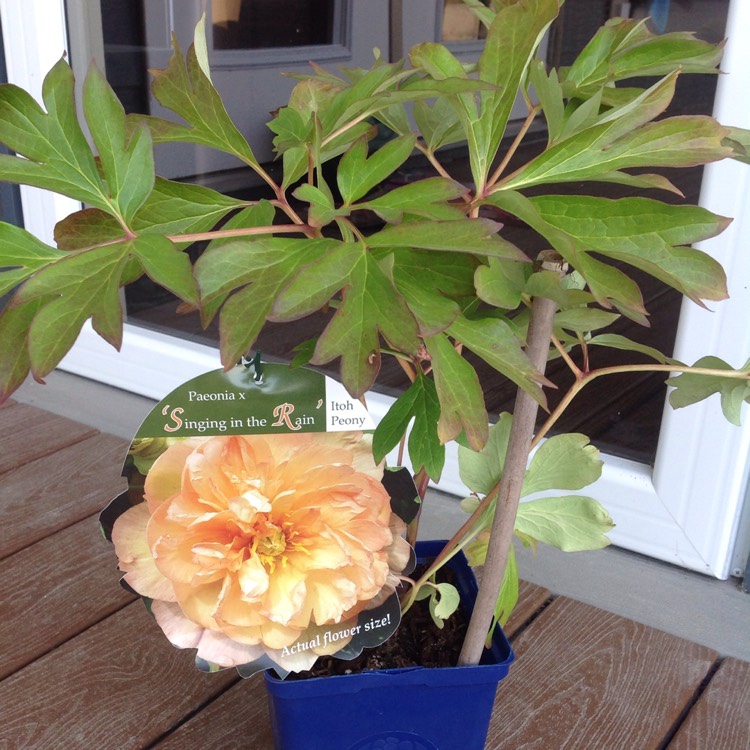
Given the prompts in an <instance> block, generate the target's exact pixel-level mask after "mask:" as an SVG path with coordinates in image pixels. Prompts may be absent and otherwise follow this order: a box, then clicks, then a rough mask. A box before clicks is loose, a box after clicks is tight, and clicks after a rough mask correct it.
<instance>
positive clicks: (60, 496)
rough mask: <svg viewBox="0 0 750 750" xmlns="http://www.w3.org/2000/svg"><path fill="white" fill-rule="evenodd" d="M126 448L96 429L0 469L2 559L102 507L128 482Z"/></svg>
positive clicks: (0, 556)
mask: <svg viewBox="0 0 750 750" xmlns="http://www.w3.org/2000/svg"><path fill="white" fill-rule="evenodd" d="M14 408H15V407H14ZM126 452H127V443H126V442H125V441H124V440H120V439H118V438H114V437H111V436H109V435H97V436H95V437H91V438H88V439H86V440H84V441H82V442H80V443H76V444H75V445H71V446H68V447H67V448H63V449H62V450H59V451H57V452H56V453H54V454H52V455H50V456H46V457H44V458H40V459H37V460H36V461H32V462H31V463H27V464H24V465H23V466H21V467H19V468H17V469H14V470H13V471H9V472H6V473H5V474H3V475H1V476H0V497H1V498H2V502H3V523H2V524H1V525H0V559H2V558H4V557H7V556H8V555H11V554H13V553H14V552H18V551H19V550H20V549H23V548H24V547H27V546H28V545H30V544H34V543H35V542H38V541H39V540H40V539H43V538H44V537H45V536H48V535H49V534H52V533H54V532H56V531H59V530H60V529H64V528H66V527H67V526H71V525H72V524H74V523H77V522H78V521H82V520H83V519H84V518H86V517H87V516H90V515H93V514H94V513H97V512H98V511H100V510H101V509H102V508H103V507H104V506H105V505H107V503H108V502H109V501H110V500H111V499H112V498H113V497H115V496H116V495H117V494H119V493H120V492H121V491H122V490H123V489H125V487H126V484H125V480H124V479H123V478H122V477H121V476H120V470H121V467H122V462H123V461H124V459H125V454H126Z"/></svg>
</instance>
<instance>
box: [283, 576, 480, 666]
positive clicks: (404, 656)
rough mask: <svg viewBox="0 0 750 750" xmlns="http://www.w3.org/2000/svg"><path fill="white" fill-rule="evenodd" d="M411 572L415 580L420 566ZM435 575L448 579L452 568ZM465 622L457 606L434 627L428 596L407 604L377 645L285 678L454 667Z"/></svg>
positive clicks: (325, 659)
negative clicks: (395, 626) (395, 625)
mask: <svg viewBox="0 0 750 750" xmlns="http://www.w3.org/2000/svg"><path fill="white" fill-rule="evenodd" d="M420 567H421V566H420ZM412 575H413V576H414V578H415V580H416V579H417V578H418V577H419V576H420V575H421V573H420V568H417V570H416V571H414V573H413V574H412ZM438 578H439V580H445V581H449V582H450V581H451V579H452V578H453V576H452V571H451V570H450V569H449V568H442V570H441V571H440V574H439V575H438ZM467 624H468V618H467V616H466V613H465V611H464V609H463V607H462V606H459V608H458V610H457V611H456V612H454V613H453V615H451V616H450V617H449V618H448V620H447V621H446V622H445V624H444V625H443V627H442V628H438V626H437V625H435V622H434V621H433V619H432V617H431V616H430V609H429V599H422V600H421V601H418V602H415V603H414V604H413V605H412V606H411V608H410V609H409V611H408V612H407V613H406V614H405V615H404V616H403V618H402V619H401V624H400V625H399V627H398V629H397V630H396V632H395V633H394V634H393V635H392V636H391V637H390V638H389V639H388V640H387V641H386V642H385V643H383V644H381V645H380V646H377V647H376V648H366V649H364V650H363V651H362V653H361V654H360V655H359V656H357V657H355V658H354V659H351V660H343V659H335V658H334V657H332V656H322V657H321V658H320V659H318V661H317V662H315V665H314V666H313V668H312V669H310V670H307V671H304V672H298V673H296V674H295V673H292V674H290V675H289V676H288V677H287V678H286V679H287V680H304V679H307V678H309V677H329V676H331V675H343V674H352V673H357V672H366V671H367V670H370V669H397V668H400V667H455V666H456V664H457V663H458V655H459V653H460V651H461V646H462V644H463V640H464V635H465V634H466V627H467Z"/></svg>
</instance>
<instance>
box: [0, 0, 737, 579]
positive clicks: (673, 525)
mask: <svg viewBox="0 0 750 750" xmlns="http://www.w3.org/2000/svg"><path fill="white" fill-rule="evenodd" d="M42 6H43V7H42ZM56 8H57V10H58V12H59V13H60V18H59V19H57V18H56V17H55V9H56ZM0 13H2V22H3V28H4V30H5V34H6V54H7V56H8V59H9V67H8V70H9V76H10V80H13V81H14V82H16V83H18V84H19V85H22V86H24V87H30V88H31V89H32V90H38V88H39V86H40V85H41V74H43V73H44V72H45V71H46V70H47V69H48V68H49V67H50V66H51V64H52V63H54V62H55V61H56V60H57V59H58V57H59V51H60V46H61V43H62V42H61V39H64V20H63V19H64V16H63V14H62V2H61V0H60V1H59V2H56V3H55V5H54V7H52V8H51V7H50V2H49V0H0ZM728 28H729V30H730V33H729V35H728V36H729V37H730V42H729V45H728V47H727V52H726V57H725V62H724V64H723V67H724V69H725V70H726V71H727V72H730V73H732V75H728V76H722V78H721V80H720V85H719V94H718V98H717V114H718V115H719V117H720V119H722V121H724V122H726V123H728V124H733V125H737V126H744V127H750V111H749V109H748V108H749V107H750V101H749V100H748V99H747V97H746V92H747V88H748V77H749V75H750V74H749V73H748V71H750V45H748V44H747V43H746V40H743V39H742V38H741V36H742V31H743V30H744V29H748V28H750V3H748V2H747V1H746V0H732V3H731V6H730V20H729V26H728ZM735 30H736V31H737V32H738V33H737V35H736V36H734V35H733V33H732V32H734V31H735ZM749 172H750V169H749V168H748V167H746V166H743V165H738V164H734V163H729V162H727V163H720V164H717V165H711V166H710V167H708V168H707V170H706V180H705V184H704V192H703V196H702V202H703V204H704V205H706V206H708V207H709V208H711V207H713V208H714V210H717V211H718V212H719V213H725V214H729V215H734V216H735V217H737V218H736V219H735V222H734V224H733V225H732V227H730V229H729V230H728V231H727V232H726V233H724V234H723V235H722V236H721V237H719V238H717V239H716V240H713V241H711V242H710V243H705V245H704V247H703V249H704V250H706V251H707V252H711V253H712V254H714V255H716V257H718V258H719V259H720V260H722V262H723V263H724V265H725V267H727V270H728V272H729V275H730V279H731V288H730V293H731V294H732V300H730V301H729V302H728V303H723V304H720V305H718V306H717V311H716V312H715V313H711V314H708V313H705V312H704V311H701V310H700V309H698V308H696V307H695V306H691V307H689V308H686V309H685V310H684V312H683V317H682V319H681V323H680V330H679V335H678V342H677V350H676V353H675V355H676V356H677V357H678V358H680V359H684V360H687V361H693V360H695V359H696V358H697V357H698V356H700V355H702V354H703V353H705V350H706V349H710V350H711V353H714V354H716V355H718V356H721V357H723V358H725V359H726V360H728V361H730V362H731V363H732V364H735V365H740V364H743V363H744V361H745V360H746V359H747V358H748V357H750V331H748V328H747V324H746V321H747V311H748V309H750V304H749V302H750V299H749V298H748V294H750V292H749V291H748V290H749V289H750V258H749V257H748V256H747V253H746V252H744V250H743V247H744V248H747V246H748V244H750V242H748V239H749V238H750V177H748V173H749ZM34 192H38V191H34ZM34 200H38V201H39V204H38V205H37V204H33V203H32V202H31V199H30V198H28V197H24V201H25V202H24V211H25V215H26V223H27V227H29V228H30V229H31V231H33V232H34V233H35V234H38V235H39V236H40V237H46V236H48V234H49V233H50V231H51V230H50V228H51V227H52V226H53V225H54V223H55V221H56V220H57V219H59V218H62V216H64V215H66V214H67V213H68V212H69V211H70V210H75V208H76V207H77V204H75V202H71V203H72V205H73V207H72V208H69V207H65V205H64V203H65V202H64V201H60V200H57V199H52V198H47V197H45V196H42V197H37V198H35V199H34ZM743 256H744V257H743ZM125 328H126V330H125V338H124V344H123V351H122V353H121V354H120V355H116V354H115V352H114V350H112V349H111V348H110V347H109V346H108V345H107V344H105V343H104V342H103V341H101V340H100V339H98V337H96V335H95V334H94V333H93V331H92V330H91V329H90V328H87V329H85V330H84V332H83V333H82V335H81V337H80V339H79V342H78V343H77V344H76V346H75V348H74V350H73V351H72V352H71V353H70V354H69V355H68V357H66V358H65V360H64V363H63V365H62V366H63V368H64V369H67V370H69V371H71V372H75V373H78V374H82V375H85V376H87V377H92V378H95V379H97V380H102V381H103V382H107V383H110V384H112V385H116V386H118V387H121V388H125V389H127V390H131V391H135V392H139V393H142V394H145V395H149V396H152V397H154V398H160V397H162V396H163V395H164V393H166V392H168V391H169V390H171V389H172V388H174V387H175V386H176V385H177V384H178V383H179V382H182V381H184V380H185V379H187V378H188V377H191V376H192V375H194V374H199V373H200V372H205V371H207V370H210V369H215V368H216V367H217V366H218V355H217V353H216V350H215V349H213V348H211V347H206V346H201V345H197V344H193V343H190V342H184V341H180V340H178V339H174V338H172V337H169V336H165V335H163V334H157V333H153V332H150V331H146V330H144V329H140V328H137V327H135V326H131V325H126V327H125ZM368 401H369V406H370V409H371V411H372V412H373V416H375V417H376V418H377V417H378V416H380V415H382V414H383V413H384V412H385V409H386V408H387V405H388V403H389V399H387V398H385V397H381V396H377V395H375V396H370V397H369V398H368ZM748 422H750V419H749V418H748V416H747V415H746V416H745V425H744V426H743V427H742V428H736V427H732V426H730V425H728V424H727V423H726V422H725V421H724V420H723V418H722V417H721V415H720V411H719V408H718V403H717V400H716V398H712V399H710V400H709V401H708V402H706V403H704V404H699V405H697V406H695V407H693V408H691V409H688V410H684V411H681V412H667V414H666V415H665V420H664V423H663V426H662V431H661V436H660V442H659V450H658V454H657V459H656V466H655V468H654V470H653V471H652V470H651V469H650V467H647V466H644V465H641V464H636V463H633V462H630V461H624V460H622V459H616V458H609V459H608V460H607V464H606V468H605V473H604V476H603V478H602V480H601V481H600V482H599V483H598V485H597V486H596V487H595V489H594V491H593V492H592V493H591V494H594V495H595V496H597V497H598V498H599V499H600V500H601V501H602V502H603V503H604V504H605V506H606V507H607V508H608V510H609V511H610V512H611V514H612V515H613V517H614V518H615V520H616V522H617V524H618V526H617V528H616V529H615V531H614V533H613V534H612V538H613V541H615V543H617V544H619V545H621V546H623V547H626V548H628V549H632V550H634V551H637V552H642V553H644V554H647V555H650V556H653V557H656V558H658V559H662V560H667V561H670V562H674V563H677V564H680V565H684V566H686V567H688V568H692V569H695V570H699V571H702V572H704V573H709V574H712V575H715V576H717V577H720V578H724V577H726V576H727V575H728V573H729V572H730V570H729V565H730V560H731V553H732V544H733V541H734V538H735V536H736V531H737V525H738V519H739V513H740V507H741V503H742V498H743V497H744V493H745V489H746V486H747V476H748V467H749V462H750V459H749V452H750V451H749V448H750V424H748ZM444 476H445V477H446V479H445V481H444V482H443V484H442V488H444V489H446V490H447V491H451V492H455V493H456V494H463V491H464V490H463V488H461V487H460V483H458V482H457V476H458V472H457V469H456V463H455V452H451V453H450V455H449V460H448V464H447V466H446V470H445V473H444Z"/></svg>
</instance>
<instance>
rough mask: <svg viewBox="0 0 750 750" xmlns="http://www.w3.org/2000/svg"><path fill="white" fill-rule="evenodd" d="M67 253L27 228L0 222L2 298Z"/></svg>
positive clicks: (0, 293)
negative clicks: (50, 244) (47, 242)
mask: <svg viewBox="0 0 750 750" xmlns="http://www.w3.org/2000/svg"><path fill="white" fill-rule="evenodd" d="M64 255H65V253H61V252H60V251H59V250H55V248H53V247H50V246H49V245H46V244H45V243H44V242H42V241H41V240H38V239H37V238H36V237H34V235H33V234H31V233H30V232H27V231H26V230H25V229H22V228H21V227H17V226H14V225H13V224H5V223H4V222H0V297H2V296H3V295H4V294H7V293H8V292H10V291H11V290H12V289H13V288H15V287H16V286H18V284H20V283H21V282H22V281H25V280H26V279H27V278H29V277H30V276H32V275H33V274H35V273H36V272H37V271H39V270H40V269H42V268H44V267H45V266H47V265H49V264H50V263H54V262H55V261H57V260H59V259H60V258H62V257H64Z"/></svg>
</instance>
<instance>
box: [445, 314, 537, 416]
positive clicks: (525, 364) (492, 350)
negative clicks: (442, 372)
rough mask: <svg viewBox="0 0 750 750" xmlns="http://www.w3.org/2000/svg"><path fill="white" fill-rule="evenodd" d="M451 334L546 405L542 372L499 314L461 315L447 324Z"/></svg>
mask: <svg viewBox="0 0 750 750" xmlns="http://www.w3.org/2000/svg"><path fill="white" fill-rule="evenodd" d="M448 334H449V335H451V336H452V337H453V338H454V339H456V341H460V342H461V343H462V344H463V345H464V346H465V347H466V348H467V349H470V350H471V351H472V352H474V354H476V355H477V356H479V357H481V358H482V359H483V360H484V361H485V362H487V364H488V365H490V366H492V367H494V368H495V369H496V370H497V371H498V372H500V373H502V374H503V375H504V376H505V377H506V378H508V379H509V380H512V381H513V382H514V383H515V384H516V385H517V386H519V387H520V388H522V389H523V390H524V391H526V393H528V394H529V395H530V396H531V397H532V398H533V399H534V400H535V401H536V402H537V403H538V404H541V405H542V406H544V407H546V404H547V399H546V398H545V396H544V391H543V390H542V389H541V387H540V385H539V382H540V380H541V379H542V376H541V374H540V373H538V372H537V371H536V370H535V369H534V367H533V366H532V364H531V362H530V361H529V359H528V357H527V356H526V354H525V353H524V351H523V349H522V348H521V342H520V341H519V340H518V339H517V338H516V335H515V333H514V332H513V330H512V329H511V327H510V326H509V325H508V324H507V323H506V322H505V321H503V320H499V319H497V318H487V319H484V320H470V319H468V318H465V317H463V316H459V317H458V318H456V320H455V321H454V322H453V323H452V324H451V325H450V327H449V328H448Z"/></svg>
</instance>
